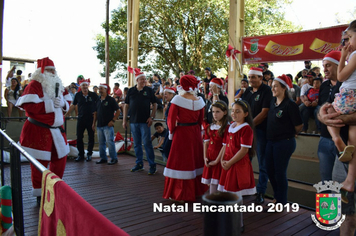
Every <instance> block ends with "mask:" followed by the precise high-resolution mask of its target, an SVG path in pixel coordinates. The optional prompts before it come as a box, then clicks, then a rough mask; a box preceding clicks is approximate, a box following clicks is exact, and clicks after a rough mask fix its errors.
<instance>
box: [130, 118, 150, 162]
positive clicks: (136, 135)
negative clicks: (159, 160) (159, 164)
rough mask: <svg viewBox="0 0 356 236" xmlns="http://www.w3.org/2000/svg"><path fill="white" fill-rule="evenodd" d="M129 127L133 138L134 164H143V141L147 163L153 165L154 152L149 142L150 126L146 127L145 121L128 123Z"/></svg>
mask: <svg viewBox="0 0 356 236" xmlns="http://www.w3.org/2000/svg"><path fill="white" fill-rule="evenodd" d="M130 128H131V133H132V136H133V140H134V149H135V154H136V164H140V165H143V150H142V141H143V145H144V146H145V151H146V155H147V160H148V163H149V164H150V166H155V165H156V164H155V154H154V151H153V146H152V142H151V128H150V127H148V126H147V124H146V123H130Z"/></svg>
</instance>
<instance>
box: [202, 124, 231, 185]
mask: <svg viewBox="0 0 356 236" xmlns="http://www.w3.org/2000/svg"><path fill="white" fill-rule="evenodd" d="M220 127H221V126H220V125H216V124H211V125H210V131H209V133H208V127H207V128H206V130H205V135H204V142H209V146H208V149H207V152H206V157H207V158H208V159H209V161H214V160H216V158H217V157H218V155H219V152H220V150H221V148H222V146H223V139H224V135H223V136H222V137H220V135H219V129H220ZM228 129H229V125H227V126H226V128H225V132H224V134H225V133H227V131H228ZM221 170H222V168H221V165H220V163H218V164H216V165H215V166H211V167H206V166H205V165H204V171H203V177H202V179H201V182H202V183H203V184H216V185H218V184H219V179H220V174H221Z"/></svg>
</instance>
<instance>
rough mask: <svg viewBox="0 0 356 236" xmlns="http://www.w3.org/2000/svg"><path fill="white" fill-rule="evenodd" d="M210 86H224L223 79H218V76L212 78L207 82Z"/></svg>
mask: <svg viewBox="0 0 356 236" xmlns="http://www.w3.org/2000/svg"><path fill="white" fill-rule="evenodd" d="M209 85H210V86H213V85H216V87H218V88H220V89H222V88H223V86H224V81H223V80H222V79H219V78H213V79H212V80H211V81H210V83H209Z"/></svg>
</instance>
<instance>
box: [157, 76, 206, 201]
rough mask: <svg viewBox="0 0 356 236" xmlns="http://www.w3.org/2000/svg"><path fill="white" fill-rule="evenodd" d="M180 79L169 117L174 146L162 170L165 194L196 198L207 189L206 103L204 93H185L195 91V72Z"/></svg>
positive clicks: (189, 198)
mask: <svg viewBox="0 0 356 236" xmlns="http://www.w3.org/2000/svg"><path fill="white" fill-rule="evenodd" d="M180 83H181V87H179V88H178V90H179V94H180V95H179V96H175V97H174V98H173V99H172V101H171V107H170V109H169V114H168V118H167V124H168V128H169V132H170V135H169V137H170V139H171V138H172V146H171V151H170V153H169V158H168V161H167V165H166V168H165V169H164V173H163V175H164V176H165V185H164V193H163V197H164V198H166V199H171V200H176V201H195V200H196V197H197V196H201V195H203V194H204V193H205V191H206V190H207V186H206V185H204V184H202V183H201V177H202V173H203V169H204V158H203V141H202V136H201V125H202V123H203V117H204V106H205V103H204V101H203V99H202V98H201V97H199V98H198V97H196V96H193V95H191V96H190V98H187V96H186V97H185V93H188V94H189V93H190V94H195V92H194V91H196V90H197V89H198V81H197V79H196V78H195V77H194V76H191V75H185V76H183V77H182V78H181V79H180ZM181 94H182V95H181Z"/></svg>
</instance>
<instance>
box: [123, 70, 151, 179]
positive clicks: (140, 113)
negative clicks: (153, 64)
mask: <svg viewBox="0 0 356 236" xmlns="http://www.w3.org/2000/svg"><path fill="white" fill-rule="evenodd" d="M135 72H136V74H135V76H136V82H137V84H136V85H135V86H134V87H132V88H130V89H129V91H128V92H127V96H126V99H125V106H124V116H123V123H122V126H123V127H124V129H126V128H127V116H128V115H129V116H130V129H131V133H132V135H133V139H134V149H135V154H136V165H135V166H134V167H133V168H132V169H131V172H136V171H141V170H143V150H142V141H143V145H144V146H145V150H146V155H147V160H148V163H149V165H150V169H149V171H148V174H149V175H153V174H155V173H156V163H155V162H154V161H155V155H154V151H153V146H152V141H151V128H150V127H151V125H152V122H153V119H154V117H155V115H156V110H157V102H156V101H157V100H156V96H155V94H154V92H153V90H152V89H151V88H149V87H147V86H146V76H145V74H143V73H142V72H140V71H138V72H137V71H136V70H135ZM151 104H152V113H151V111H150V107H151Z"/></svg>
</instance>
